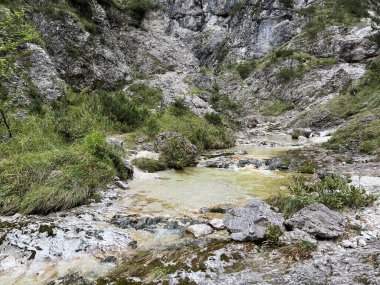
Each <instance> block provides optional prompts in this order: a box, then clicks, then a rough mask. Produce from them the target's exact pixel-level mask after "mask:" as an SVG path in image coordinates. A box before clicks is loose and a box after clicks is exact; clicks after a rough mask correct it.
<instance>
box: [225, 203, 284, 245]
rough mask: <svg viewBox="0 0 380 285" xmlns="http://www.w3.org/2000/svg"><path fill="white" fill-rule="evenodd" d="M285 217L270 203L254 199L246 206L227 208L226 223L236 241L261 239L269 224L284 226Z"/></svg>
mask: <svg viewBox="0 0 380 285" xmlns="http://www.w3.org/2000/svg"><path fill="white" fill-rule="evenodd" d="M283 223H284V217H283V216H282V214H279V213H276V212H274V211H273V210H271V208H270V207H269V205H267V204H265V203H264V202H262V201H261V200H259V199H254V200H252V201H251V202H250V203H248V204H247V205H246V206H244V207H233V208H230V209H228V210H227V212H226V216H225V218H224V224H225V225H226V227H227V230H228V231H229V232H230V233H231V238H232V239H233V240H236V241H260V240H263V239H264V236H265V230H266V228H267V227H268V226H269V225H275V226H278V227H280V228H282V229H283V228H284V226H283Z"/></svg>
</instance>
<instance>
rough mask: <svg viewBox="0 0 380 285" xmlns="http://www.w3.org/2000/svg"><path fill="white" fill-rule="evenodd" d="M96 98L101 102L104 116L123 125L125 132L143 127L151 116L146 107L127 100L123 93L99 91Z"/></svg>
mask: <svg viewBox="0 0 380 285" xmlns="http://www.w3.org/2000/svg"><path fill="white" fill-rule="evenodd" d="M96 96H97V100H99V101H100V104H101V107H102V113H103V115H105V116H107V117H108V118H110V119H111V120H113V121H116V122H119V123H121V124H123V125H124V129H125V130H133V129H136V128H138V127H140V126H142V124H143V123H144V121H145V119H146V118H147V117H148V116H149V112H148V110H147V108H146V106H144V105H141V104H139V103H138V102H136V101H134V100H132V99H130V98H127V97H126V96H125V94H124V93H123V92H106V91H99V92H98V93H97V94H96Z"/></svg>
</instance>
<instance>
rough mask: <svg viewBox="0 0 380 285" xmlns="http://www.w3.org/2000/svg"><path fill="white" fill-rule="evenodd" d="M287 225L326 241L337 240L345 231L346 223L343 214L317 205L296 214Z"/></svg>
mask: <svg viewBox="0 0 380 285" xmlns="http://www.w3.org/2000/svg"><path fill="white" fill-rule="evenodd" d="M286 225H287V226H289V227H291V228H297V229H300V230H303V231H305V232H307V233H309V234H311V235H314V236H316V237H319V238H326V239H329V238H337V237H339V236H341V235H342V234H343V232H344V230H345V221H344V217H343V215H342V214H341V213H339V212H336V211H333V210H330V209H329V208H327V207H326V206H325V205H323V204H317V203H315V204H312V205H309V206H307V207H305V208H303V209H302V210H300V211H298V212H297V213H295V214H294V216H293V217H292V218H291V219H289V220H287V221H286Z"/></svg>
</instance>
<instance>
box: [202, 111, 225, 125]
mask: <svg viewBox="0 0 380 285" xmlns="http://www.w3.org/2000/svg"><path fill="white" fill-rule="evenodd" d="M205 119H206V120H207V122H209V123H210V124H212V125H215V126H220V125H222V124H223V119H222V116H221V115H219V114H218V113H207V114H205Z"/></svg>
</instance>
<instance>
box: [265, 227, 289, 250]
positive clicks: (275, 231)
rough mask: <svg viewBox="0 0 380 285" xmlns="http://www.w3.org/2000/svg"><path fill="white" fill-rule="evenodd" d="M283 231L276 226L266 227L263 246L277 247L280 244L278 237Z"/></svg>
mask: <svg viewBox="0 0 380 285" xmlns="http://www.w3.org/2000/svg"><path fill="white" fill-rule="evenodd" d="M283 233H284V232H283V230H282V229H281V228H280V227H279V226H276V225H272V224H270V225H268V226H267V228H266V229H265V235H264V239H265V241H264V245H265V246H268V247H277V246H279V244H280V236H282V234H283Z"/></svg>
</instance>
